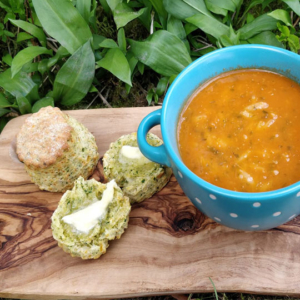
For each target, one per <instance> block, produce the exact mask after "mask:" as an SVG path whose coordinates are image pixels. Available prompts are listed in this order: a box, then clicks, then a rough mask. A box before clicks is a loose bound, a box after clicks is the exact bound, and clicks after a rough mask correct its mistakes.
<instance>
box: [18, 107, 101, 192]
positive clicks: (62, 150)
mask: <svg viewBox="0 0 300 300" xmlns="http://www.w3.org/2000/svg"><path fill="white" fill-rule="evenodd" d="M17 155H18V157H19V159H20V161H22V162H24V165H25V169H26V171H27V172H28V174H29V176H30V178H31V181H32V182H34V183H35V184H37V185H38V186H39V188H40V189H41V190H47V191H51V192H65V191H66V190H68V189H71V188H72V187H73V185H74V181H75V180H76V179H77V178H78V177H79V176H82V177H83V178H85V179H87V178H88V177H89V176H90V175H91V174H92V173H93V171H94V169H95V167H96V165H97V162H98V159H99V154H98V147H97V145H96V141H95V138H94V136H93V135H92V134H91V133H90V132H89V131H88V129H87V128H86V127H84V126H83V125H82V124H81V123H79V122H78V121H77V120H75V119H74V118H72V117H70V116H68V115H66V114H64V113H62V112H61V111H60V110H59V108H53V107H51V106H48V107H45V108H42V109H40V111H39V112H37V113H35V114H33V115H32V116H30V117H28V118H27V119H26V120H25V123H24V125H23V126H22V128H21V130H20V132H19V134H18V136H17Z"/></svg>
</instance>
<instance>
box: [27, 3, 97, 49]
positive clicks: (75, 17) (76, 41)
mask: <svg viewBox="0 0 300 300" xmlns="http://www.w3.org/2000/svg"><path fill="white" fill-rule="evenodd" d="M32 3H33V5H34V8H35V11H36V13H37V16H38V18H39V20H40V21H41V23H42V25H43V28H44V29H45V30H46V31H47V33H48V34H49V35H51V36H52V37H54V38H55V39H56V40H57V41H58V42H59V43H60V44H61V45H62V46H63V47H65V48H66V49H67V50H68V51H69V52H70V53H71V54H73V53H74V52H75V51H76V50H77V49H79V48H80V47H81V46H82V45H83V44H85V43H86V42H87V41H88V40H89V39H90V38H91V37H92V33H91V31H90V28H89V26H88V25H87V23H86V22H85V20H84V19H83V18H82V16H81V15H80V13H79V12H78V10H77V9H76V8H75V7H74V6H73V5H72V2H70V1H69V0H43V1H40V0H32Z"/></svg>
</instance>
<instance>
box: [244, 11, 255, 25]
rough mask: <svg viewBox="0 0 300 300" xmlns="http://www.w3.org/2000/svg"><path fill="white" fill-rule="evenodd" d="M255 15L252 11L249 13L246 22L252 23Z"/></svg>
mask: <svg viewBox="0 0 300 300" xmlns="http://www.w3.org/2000/svg"><path fill="white" fill-rule="evenodd" d="M254 19H255V18H254V16H253V15H252V14H250V13H248V14H247V19H246V23H247V24H248V23H251V22H252V21H254Z"/></svg>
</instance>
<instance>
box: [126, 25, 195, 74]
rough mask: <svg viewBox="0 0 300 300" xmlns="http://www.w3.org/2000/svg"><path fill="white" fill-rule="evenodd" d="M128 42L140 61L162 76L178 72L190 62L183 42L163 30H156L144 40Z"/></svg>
mask: <svg viewBox="0 0 300 300" xmlns="http://www.w3.org/2000/svg"><path fill="white" fill-rule="evenodd" d="M129 44H130V45H131V51H132V52H133V53H134V55H135V57H136V58H137V59H138V60H139V61H140V62H142V63H143V64H145V65H147V66H149V67H150V68H152V69H153V70H154V71H155V72H157V73H159V74H162V75H164V76H171V75H173V74H178V73H180V72H181V71H182V70H183V69H184V68H185V67H186V66H187V65H189V64H190V63H191V62H192V59H191V57H190V55H189V53H188V51H187V49H186V47H185V45H184V43H183V42H182V41H181V40H180V39H179V38H178V37H177V36H175V35H174V34H172V33H170V32H168V31H165V30H159V31H156V32H155V33H154V34H152V35H151V36H150V38H149V39H148V40H146V41H144V42H137V41H134V40H129Z"/></svg>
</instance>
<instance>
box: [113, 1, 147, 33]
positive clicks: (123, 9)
mask: <svg viewBox="0 0 300 300" xmlns="http://www.w3.org/2000/svg"><path fill="white" fill-rule="evenodd" d="M146 10H147V8H146V7H145V8H141V9H140V10H139V11H132V9H131V8H130V7H129V6H128V5H126V4H125V3H120V4H118V5H117V6H116V8H115V10H113V15H114V20H115V23H116V25H117V29H119V28H121V27H124V26H125V25H126V24H128V23H129V22H131V21H132V20H134V19H136V18H138V17H140V16H141V15H142V14H143V13H144V12H145V11H146Z"/></svg>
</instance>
